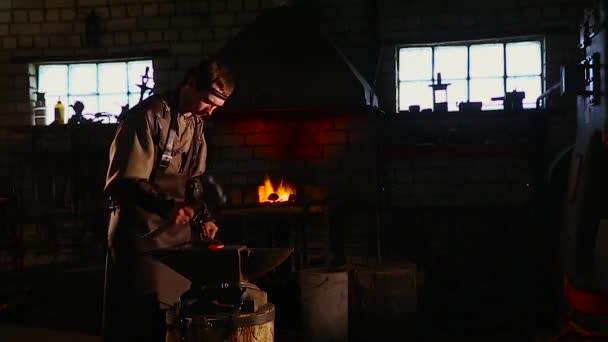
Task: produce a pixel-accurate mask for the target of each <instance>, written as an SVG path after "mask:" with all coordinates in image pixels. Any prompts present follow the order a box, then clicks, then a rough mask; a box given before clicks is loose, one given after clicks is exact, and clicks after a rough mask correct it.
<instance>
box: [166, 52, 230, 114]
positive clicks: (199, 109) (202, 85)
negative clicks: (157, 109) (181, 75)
mask: <svg viewBox="0 0 608 342" xmlns="http://www.w3.org/2000/svg"><path fill="white" fill-rule="evenodd" d="M233 90H234V81H233V79H232V75H231V73H230V70H229V68H228V66H227V65H225V64H223V63H221V62H220V61H218V60H205V61H202V62H201V63H200V64H199V65H198V66H197V67H196V68H193V69H191V70H189V71H188V72H187V73H186V77H185V79H184V82H183V84H182V86H181V87H180V89H179V100H178V101H179V102H178V106H179V111H180V112H181V113H192V114H195V115H211V114H212V113H213V111H214V110H215V109H216V108H218V107H221V106H223V105H224V102H225V101H226V100H227V99H228V97H229V96H230V95H231V94H232V91H233Z"/></svg>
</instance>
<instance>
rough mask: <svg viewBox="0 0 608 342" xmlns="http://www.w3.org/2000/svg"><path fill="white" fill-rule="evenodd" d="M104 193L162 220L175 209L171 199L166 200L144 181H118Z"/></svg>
mask: <svg viewBox="0 0 608 342" xmlns="http://www.w3.org/2000/svg"><path fill="white" fill-rule="evenodd" d="M106 193H107V194H109V195H110V196H111V197H112V198H113V199H115V200H117V201H118V202H119V203H120V202H123V203H124V202H128V203H133V204H135V205H137V206H139V207H141V208H143V209H144V210H146V211H149V212H152V213H155V214H158V215H160V216H161V217H164V218H167V217H169V214H170V212H171V210H172V209H173V208H174V207H175V201H174V200H173V199H170V198H166V197H165V196H164V195H163V194H161V193H159V192H158V191H157V190H156V189H155V188H154V187H153V186H152V185H151V184H149V183H148V182H147V181H145V180H136V179H119V180H116V181H114V182H113V183H112V184H111V186H110V187H109V188H107V189H106Z"/></svg>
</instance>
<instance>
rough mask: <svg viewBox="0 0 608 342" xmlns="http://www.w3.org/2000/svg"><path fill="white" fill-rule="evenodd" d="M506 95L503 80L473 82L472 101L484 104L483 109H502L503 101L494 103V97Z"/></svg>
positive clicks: (487, 79) (489, 79) (488, 79)
mask: <svg viewBox="0 0 608 342" xmlns="http://www.w3.org/2000/svg"><path fill="white" fill-rule="evenodd" d="M504 95H505V90H504V85H503V79H502V78H486V79H473V80H471V101H475V102H482V103H483V106H482V109H486V110H487V109H502V108H503V104H502V101H492V97H501V96H504Z"/></svg>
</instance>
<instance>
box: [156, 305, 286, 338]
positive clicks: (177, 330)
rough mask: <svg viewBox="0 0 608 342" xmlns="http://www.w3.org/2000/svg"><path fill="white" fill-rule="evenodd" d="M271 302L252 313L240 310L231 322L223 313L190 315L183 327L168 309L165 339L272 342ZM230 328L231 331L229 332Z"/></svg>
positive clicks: (272, 309)
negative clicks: (227, 337) (226, 337)
mask: <svg viewBox="0 0 608 342" xmlns="http://www.w3.org/2000/svg"><path fill="white" fill-rule="evenodd" d="M274 315H275V311H274V305H273V304H271V303H268V304H266V305H264V306H263V307H261V308H260V309H259V310H258V312H255V313H247V312H243V313H240V314H239V315H238V316H237V317H236V318H235V319H234V321H233V322H230V318H229V317H228V316H226V315H193V317H188V318H186V324H185V325H186V326H185V327H182V326H180V325H179V324H178V322H176V317H177V315H176V310H174V309H172V310H169V311H168V312H167V334H166V340H165V341H166V342H182V337H185V339H184V341H186V342H224V341H225V340H226V339H225V336H226V335H228V336H230V337H229V339H228V340H229V341H230V342H274ZM230 324H232V325H231V326H232V328H230ZM228 330H230V331H228Z"/></svg>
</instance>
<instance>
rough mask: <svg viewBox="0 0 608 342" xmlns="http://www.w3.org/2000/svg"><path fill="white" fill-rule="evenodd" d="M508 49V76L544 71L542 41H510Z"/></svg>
mask: <svg viewBox="0 0 608 342" xmlns="http://www.w3.org/2000/svg"><path fill="white" fill-rule="evenodd" d="M506 49H507V51H506V53H507V76H522V75H524V76H525V75H540V74H541V73H542V63H541V59H542V56H541V51H540V42H522V43H509V44H507V46H506Z"/></svg>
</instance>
